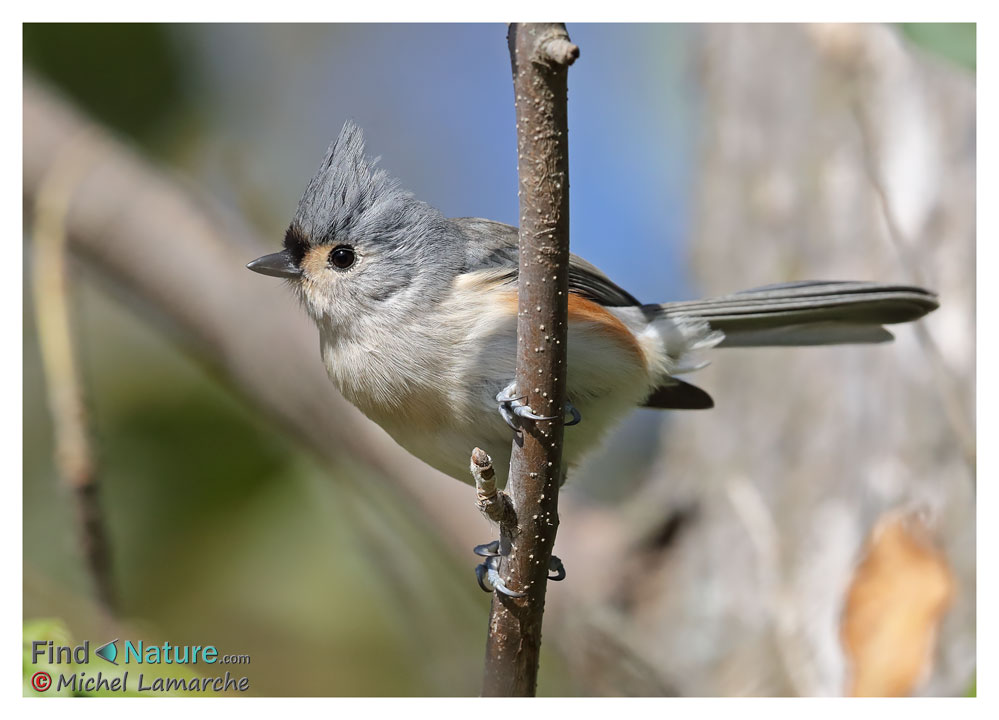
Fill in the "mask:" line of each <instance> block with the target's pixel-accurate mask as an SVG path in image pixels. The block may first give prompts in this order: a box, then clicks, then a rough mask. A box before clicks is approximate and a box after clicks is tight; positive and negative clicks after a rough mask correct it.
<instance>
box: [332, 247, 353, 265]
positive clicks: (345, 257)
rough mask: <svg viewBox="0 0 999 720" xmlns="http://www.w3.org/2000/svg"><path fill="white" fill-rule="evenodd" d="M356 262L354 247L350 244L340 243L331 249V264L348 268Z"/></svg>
mask: <svg viewBox="0 0 999 720" xmlns="http://www.w3.org/2000/svg"><path fill="white" fill-rule="evenodd" d="M353 264H354V248H352V247H350V245H339V246H337V247H335V248H333V249H332V250H330V265H332V266H333V267H336V268H340V269H341V270H346V269H347V268H349V267H350V266H351V265H353Z"/></svg>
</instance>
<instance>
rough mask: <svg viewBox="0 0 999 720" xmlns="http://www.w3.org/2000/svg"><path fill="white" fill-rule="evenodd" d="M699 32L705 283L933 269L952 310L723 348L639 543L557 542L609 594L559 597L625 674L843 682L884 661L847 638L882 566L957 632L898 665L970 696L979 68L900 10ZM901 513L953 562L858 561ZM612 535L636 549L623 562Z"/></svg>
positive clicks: (697, 241)
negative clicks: (955, 60)
mask: <svg viewBox="0 0 999 720" xmlns="http://www.w3.org/2000/svg"><path fill="white" fill-rule="evenodd" d="M695 49H696V63H697V67H698V73H697V74H698V76H699V78H700V82H701V88H702V90H703V102H704V106H703V108H702V109H701V127H702V129H703V130H702V132H703V135H702V137H701V146H700V158H701V160H700V177H699V179H698V181H697V184H696V187H697V207H696V209H695V213H696V215H695V226H696V229H695V234H694V237H693V238H692V242H691V247H692V264H693V271H694V274H695V276H696V278H697V280H698V281H699V283H700V287H701V290H702V291H703V294H704V295H711V294H721V293H728V292H731V291H735V290H740V289H745V288H749V287H754V286H759V285H764V284H768V283H774V282H785V281H791V280H801V279H831V280H832V279H844V280H845V279H858V280H859V279H872V280H882V281H898V282H910V283H912V284H926V285H927V286H928V287H929V288H931V289H933V290H935V291H937V292H938V293H939V294H940V298H941V308H940V309H939V310H938V311H937V312H935V313H933V314H932V315H931V316H930V317H928V318H927V319H926V320H924V321H923V322H925V323H926V325H925V329H926V331H927V332H926V333H924V334H927V335H929V338H925V337H920V333H919V332H918V331H917V329H916V328H914V327H913V326H901V327H897V328H896V330H895V334H896V336H897V339H896V341H895V342H894V343H893V344H890V345H881V346H866V347H865V346H856V347H834V348H803V349H752V350H737V349H733V350H725V351H719V352H717V353H715V354H714V356H713V358H712V360H713V364H712V366H711V367H710V368H708V369H706V370H704V371H702V372H700V373H698V374H697V377H696V380H695V381H696V382H697V384H699V385H701V386H703V387H705V388H706V389H707V390H709V391H710V392H711V394H712V395H713V396H714V397H715V399H716V403H717V407H716V408H715V409H714V410H712V411H710V412H706V413H682V414H681V413H676V414H674V415H673V416H672V417H671V418H670V421H669V422H668V423H667V425H666V427H665V431H664V435H663V439H662V446H661V456H660V460H659V461H658V463H657V464H656V468H655V471H654V472H653V473H652V476H651V477H650V478H649V479H648V482H647V483H646V484H645V486H644V487H643V488H642V489H641V490H639V492H638V493H637V495H636V496H635V497H634V498H632V500H631V501H630V502H629V503H627V504H626V507H625V509H624V512H623V513H621V518H620V524H615V528H614V531H613V532H612V533H611V534H612V535H613V536H615V537H617V538H618V540H617V544H612V543H608V542H606V541H604V542H603V547H602V548H596V547H593V543H590V544H589V545H587V544H586V542H585V538H581V542H580V543H578V545H579V546H578V547H576V548H575V549H576V550H577V551H578V552H577V553H572V552H569V551H568V550H564V549H561V548H560V552H561V553H562V555H563V557H564V558H565V560H566V564H567V567H570V568H572V567H574V566H578V565H579V564H580V563H581V562H583V563H585V564H586V566H587V567H588V568H593V571H592V573H591V574H590V576H589V577H588V578H587V582H589V583H591V585H590V587H589V592H588V593H583V594H582V597H584V598H586V604H585V605H584V606H579V605H577V606H576V607H574V608H569V607H566V608H565V609H564V611H563V613H562V617H563V619H564V620H565V621H566V622H567V623H577V622H580V621H585V622H587V623H588V624H590V625H591V626H593V627H595V628H600V630H599V631H597V630H595V631H594V632H591V633H583V632H579V631H578V630H577V631H576V632H574V633H572V636H571V638H572V639H571V642H572V643H573V645H572V646H571V649H572V652H569V653H567V655H568V656H569V657H570V658H575V659H576V667H577V670H578V671H579V672H580V673H581V675H582V676H583V678H584V682H587V683H590V685H589V687H591V688H595V689H596V690H597V691H598V692H604V693H615V692H624V691H628V690H629V689H630V691H632V692H643V693H644V692H660V691H669V690H674V691H676V692H679V693H681V694H684V695H743V694H752V695H784V694H794V695H798V694H803V695H813V694H820V695H836V694H842V693H845V692H847V691H848V689H849V688H850V687H851V686H852V683H853V680H852V679H851V678H853V676H854V675H855V674H856V673H857V672H874V671H873V670H870V668H871V667H873V666H871V665H870V664H866V665H865V664H863V658H861V659H860V660H858V659H857V657H856V656H855V654H853V653H851V654H848V653H847V652H846V651H845V650H844V643H843V641H842V640H841V635H842V634H843V626H844V623H847V622H850V621H851V618H850V613H851V612H853V613H857V614H858V615H857V616H858V617H860V614H862V613H863V608H859V609H858V607H855V606H854V605H851V606H849V607H847V606H846V604H845V603H846V598H847V593H848V591H849V590H850V587H851V585H852V584H857V583H867V585H866V587H867V588H868V591H867V592H866V593H862V592H858V593H857V594H856V595H855V596H856V597H860V598H863V597H870V598H872V602H873V603H874V604H875V605H877V606H881V605H884V604H885V603H890V602H891V601H892V598H893V597H903V598H909V599H910V600H911V602H912V604H914V605H919V603H920V602H921V599H922V600H925V603H926V607H927V608H930V607H938V606H941V605H943V606H945V614H944V615H943V617H944V619H943V622H942V625H941V626H940V627H939V628H938V627H936V625H937V619H938V618H939V617H940V613H939V612H938V613H936V614H934V613H933V612H929V611H927V612H926V613H925V614H923V615H920V614H919V613H910V614H912V615H913V617H916V618H923V619H922V620H919V619H913V620H912V621H911V623H910V624H911V627H908V629H907V630H904V633H903V634H906V635H907V636H913V638H914V640H913V642H915V641H916V640H918V639H919V638H923V639H927V638H929V640H932V639H933V638H934V637H938V641H937V642H936V643H932V642H930V647H934V648H935V649H933V650H932V652H931V657H927V658H925V659H924V658H919V659H918V662H916V663H915V665H916V666H918V667H917V671H916V672H914V673H911V674H910V675H909V676H907V679H905V680H904V681H901V682H900V683H899V682H896V683H895V684H894V685H892V687H894V688H896V690H899V689H901V691H902V692H914V693H921V694H948V695H949V694H962V693H963V692H965V691H966V689H967V687H968V685H969V683H970V680H971V677H972V673H973V670H974V663H975V655H974V643H975V634H974V633H975V524H974V518H975V508H974V502H975V497H974V434H973V427H974V377H975V376H974V373H975V365H974V363H975V306H974V297H975V287H974V277H975V276H974V263H975V256H974V253H975V225H974V222H975V205H974V198H975V86H974V77H973V76H970V75H969V74H968V73H966V72H964V71H961V70H959V69H958V68H956V67H951V66H949V65H947V64H946V63H944V62H943V61H940V60H938V59H935V58H931V57H928V56H924V55H921V54H920V53H919V51H918V50H915V49H913V48H912V47H909V46H907V45H906V44H905V43H904V42H903V41H902V40H901V38H900V36H899V34H898V33H897V32H895V31H894V30H893V29H891V28H888V27H885V26H786V25H780V26H761V25H743V26H723V25H716V26H710V27H707V28H704V29H703V31H702V32H701V34H700V36H699V41H698V42H697V43H695ZM865 138H866V139H865ZM868 166H871V167H872V168H873V171H874V176H875V177H877V178H880V183H881V186H882V189H883V191H884V196H885V198H886V199H887V205H888V211H889V212H890V213H891V214H892V215H893V217H892V218H890V219H891V221H892V222H894V224H895V225H896V226H897V227H896V228H895V237H894V238H893V237H892V236H891V234H890V233H889V228H888V226H887V223H886V215H885V208H884V207H883V206H882V204H881V202H880V200H879V195H878V192H877V188H876V186H875V185H874V184H873V183H872V178H871V177H870V175H869V173H868V172H867V169H866V168H867V167H868ZM934 343H935V344H937V345H939V348H940V351H939V352H937V351H935V348H934V347H933V344H934ZM896 512H897V513H901V514H902V515H903V516H904V517H905V518H906V523H907V525H906V527H910V528H911V535H912V537H913V538H917V539H918V541H919V542H924V543H925V544H926V546H927V550H926V552H927V553H929V555H927V556H926V557H929V558H933V557H936V554H935V553H936V552H937V549H938V548H939V550H940V551H942V556H941V557H942V562H941V565H942V567H940V568H936V567H935V566H934V572H933V573H931V574H930V575H926V574H923V575H920V574H919V573H918V572H916V573H906V572H905V571H904V568H903V569H899V568H893V569H891V572H888V571H886V572H884V573H881V575H879V576H876V577H874V579H873V580H871V578H870V577H869V576H870V575H871V573H875V570H874V569H872V568H881V567H884V566H885V563H874V564H872V563H868V564H867V566H868V571H867V573H866V574H865V575H864V576H862V577H859V578H858V576H857V568H858V565H859V564H860V563H861V561H862V560H863V557H864V548H865V543H867V542H868V538H869V536H871V533H872V529H873V528H874V527H875V525H876V523H878V521H879V518H882V517H890V516H892V515H893V513H896ZM592 521H593V523H594V525H595V524H596V523H603V522H605V521H606V520H605V519H603V518H596V517H595V518H592ZM564 524H565V526H566V527H567V528H571V527H572V526H573V525H574V524H577V523H574V522H573V521H571V520H568V519H567V520H566V522H565V523H564ZM575 530H582V528H580V527H576V528H575ZM563 534H564V535H565V534H567V533H566V532H563ZM577 534H578V535H582V534H583V533H582V532H579V533H574V535H577ZM604 534H605V535H606V534H607V533H606V532H605V533H604ZM877 539H878V538H877V536H875V537H873V538H871V540H872V542H874V543H875V545H874V547H876V543H877ZM565 541H566V539H565V538H563V542H565ZM912 542H913V543H915V542H916V540H912ZM615 554H630V555H631V556H632V559H633V560H632V562H621V560H620V557H618V558H617V560H616V561H615V562H602V558H603V556H609V555H615ZM893 557H897V558H900V559H899V560H898V561H897V562H904V561H905V558H906V557H911V558H915V557H916V556H915V555H912V554H909V555H906V554H904V553H895V554H894V556H893ZM912 562H913V563H916V562H917V560H916V559H913V560H912ZM927 562H930V561H927ZM896 570H897V571H898V572H895V571H896ZM875 574H876V573H875ZM907 578H916V579H915V580H914V584H912V585H905V586H904V587H902V586H901V585H899V583H900V582H903V581H905V582H907V580H905V579H907ZM919 578H925V581H922V580H920V579H919ZM872 582H873V585H872V584H871V583H872ZM878 583H880V585H879V584H878ZM871 588H876V589H871ZM900 592H901V595H899V593H900ZM573 600H574V601H578V600H579V596H578V595H577V596H575V597H574V598H573ZM934 603H936V604H934ZM907 608H908V605H907V601H905V600H903V601H902V606H901V607H899V608H897V610H898V612H896V613H894V614H893V615H892V616H891V617H893V618H898V617H901V615H899V613H905V612H906V611H907ZM552 614H553V613H549V616H552ZM863 617H868V615H864V616H863ZM851 627H853V628H854V634H855V635H856V634H857V632H858V631H856V628H857V627H866V626H863V625H857V623H856V622H854V624H853V625H852V626H851ZM871 632H872V633H873V632H874V630H873V629H872V630H871ZM859 634H860V636H862V637H864V636H867V635H869V634H870V633H867V632H866V631H859ZM916 636H918V638H917V637H916ZM608 638H611V639H613V642H608ZM564 639H567V638H565V637H564ZM567 641H568V639H567ZM915 646H918V647H922V645H918V643H917V644H916V645H915ZM891 647H893V648H895V652H898V653H899V654H904V653H907V652H909V651H907V650H906V647H908V646H906V645H904V644H902V643H897V644H895V645H891ZM858 652H859V651H858ZM622 658H627V659H630V667H631V668H632V671H631V672H630V673H629V677H628V678H622V677H621V674H622V673H623V672H625V671H626V670H625V665H626V663H624V662H623V660H622ZM899 659H900V660H901V658H899ZM906 661H907V662H908V658H906ZM854 679H855V678H854ZM877 680H878V679H877V678H873V679H868V681H869V682H870V683H872V684H870V685H865V687H867V686H869V687H878V686H879V685H878V682H877ZM886 682H887V681H886ZM629 685H630V687H629ZM885 687H887V685H885Z"/></svg>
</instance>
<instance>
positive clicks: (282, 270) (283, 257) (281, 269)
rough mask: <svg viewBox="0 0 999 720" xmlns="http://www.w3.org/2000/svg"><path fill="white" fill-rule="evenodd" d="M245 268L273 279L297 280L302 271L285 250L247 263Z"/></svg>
mask: <svg viewBox="0 0 999 720" xmlns="http://www.w3.org/2000/svg"><path fill="white" fill-rule="evenodd" d="M246 267H248V268H249V269H250V270H252V271H253V272H258V273H260V274H261V275H272V276H273V277H283V278H297V277H300V276H301V274H302V269H301V268H300V267H298V266H297V265H296V264H295V263H294V262H293V261H292V259H291V255H289V254H288V251H287V250H282V251H281V252H279V253H272V254H271V255H264V256H263V257H258V258H257V259H256V260H254V261H253V262H251V263H247V265H246Z"/></svg>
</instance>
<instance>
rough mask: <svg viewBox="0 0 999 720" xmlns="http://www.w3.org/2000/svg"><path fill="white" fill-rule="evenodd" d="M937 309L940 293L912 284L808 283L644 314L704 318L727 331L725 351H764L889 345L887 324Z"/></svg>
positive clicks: (655, 307)
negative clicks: (791, 347) (783, 347)
mask: <svg viewBox="0 0 999 720" xmlns="http://www.w3.org/2000/svg"><path fill="white" fill-rule="evenodd" d="M937 306H938V303H937V297H936V295H935V294H933V293H931V292H929V291H927V290H924V289H922V288H918V287H913V286H909V285H891V284H884V283H874V282H817V281H807V282H797V283H788V284H784V285H768V286H766V287H761V288H756V289H754V290H745V291H743V292H738V293H734V294H732V295H725V296H722V297H716V298H709V299H707V300H694V301H689V302H672V303H664V304H662V305H646V306H644V307H643V310H645V311H646V312H647V313H651V314H654V315H656V316H659V317H673V318H680V317H686V318H696V319H699V320H704V321H706V322H707V323H708V324H709V325H710V326H711V329H712V330H720V331H722V332H723V333H725V339H724V340H723V341H722V342H721V343H720V344H719V347H760V346H770V345H838V344H843V343H876V342H885V341H886V340H891V339H892V334H891V333H890V332H888V331H887V330H886V329H885V328H884V327H882V325H890V324H893V323H902V322H910V321H912V320H917V319H918V318H921V317H923V316H924V315H926V314H927V313H929V312H931V311H933V310H935V309H936V308H937Z"/></svg>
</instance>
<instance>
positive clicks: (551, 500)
mask: <svg viewBox="0 0 999 720" xmlns="http://www.w3.org/2000/svg"><path fill="white" fill-rule="evenodd" d="M507 42H508V45H509V48H510V61H511V64H512V68H513V83H514V95H515V97H516V109H517V158H518V165H517V169H518V175H519V178H520V179H519V192H518V194H519V196H520V276H519V277H520V279H519V305H518V315H517V377H516V384H517V393H518V395H521V396H524V397H525V402H526V403H527V405H529V406H530V407H531V408H532V409H533V410H534V411H535V412H536V413H538V414H541V415H546V416H554V417H555V418H556V419H555V420H551V421H537V422H525V423H524V428H523V431H522V432H521V433H520V434H519V435H518V436H517V438H515V440H514V446H513V456H512V458H511V462H510V477H509V480H508V483H507V488H508V492H509V494H510V497H511V500H512V503H513V513H512V516H511V518H512V519H511V520H510V521H507V522H502V523H501V524H500V547H501V549H503V551H504V552H505V551H506V550H507V549H509V554H507V555H506V556H505V557H504V558H503V561H502V564H501V567H500V573H501V575H502V576H503V579H504V580H505V582H506V584H507V586H508V587H512V588H514V589H516V590H517V591H522V592H523V593H524V596H523V597H516V598H515V597H509V596H506V595H502V594H501V593H494V594H493V603H492V609H491V611H490V617H489V638H488V640H487V643H486V664H485V675H484V680H483V690H482V692H483V694H484V695H519V696H523V695H534V694H535V690H536V687H537V675H538V658H539V651H540V648H541V623H542V619H543V616H544V605H545V590H546V586H547V583H548V580H547V578H548V565H549V561H550V559H551V554H552V548H553V546H554V545H555V533H556V530H557V528H558V487H559V484H560V481H561V479H562V429H563V422H562V415H563V408H564V406H565V382H566V373H565V370H566V337H567V327H568V292H569V289H568V288H569V285H568V272H569V150H568V123H567V112H566V77H567V74H568V66H569V65H571V64H572V62H573V61H574V60H575V59H576V58H577V57H578V56H579V48H577V47H576V46H575V45H573V44H572V43H571V42H570V41H569V36H568V34H567V33H566V30H565V26H564V25H562V24H561V23H523V24H519V23H514V24H511V25H510V30H509V33H508V36H507ZM584 422H585V420H584Z"/></svg>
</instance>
